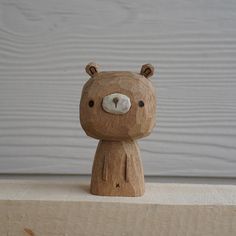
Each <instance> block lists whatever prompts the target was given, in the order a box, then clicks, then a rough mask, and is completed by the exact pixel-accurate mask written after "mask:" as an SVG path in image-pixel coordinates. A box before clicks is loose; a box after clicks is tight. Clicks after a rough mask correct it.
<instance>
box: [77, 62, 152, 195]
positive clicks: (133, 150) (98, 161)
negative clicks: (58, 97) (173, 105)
mask: <svg viewBox="0 0 236 236" xmlns="http://www.w3.org/2000/svg"><path fill="white" fill-rule="evenodd" d="M86 72H87V73H88V74H89V75H90V76H91V78H90V79H89V80H88V81H87V82H86V84H85V85H84V87H83V91H82V96H81V101H80V122H81V125H82V127H83V129H84V130H85V132H86V134H87V135H88V136H90V137H93V138H96V139H100V142H99V144H98V147H97V151H96V154H95V159H94V163H93V169H92V179H91V186H90V191H91V193H92V194H96V195H107V196H141V195H143V194H144V175H143V168H142V163H141V160H140V152H139V147H138V145H137V143H136V139H138V138H142V137H144V136H147V135H149V134H150V132H151V131H152V129H153V127H154V126H155V121H156V96H155V89H154V87H153V85H152V83H151V81H150V80H149V77H151V76H152V75H153V72H154V68H153V66H152V65H149V64H146V65H143V66H142V69H141V72H140V73H134V72H128V71H102V72H99V70H98V66H97V65H96V64H95V63H90V64H88V65H87V66H86Z"/></svg>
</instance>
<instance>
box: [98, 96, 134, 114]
mask: <svg viewBox="0 0 236 236" xmlns="http://www.w3.org/2000/svg"><path fill="white" fill-rule="evenodd" d="M102 107H103V109H104V110H105V111H106V112H109V113H112V114H125V113H127V112H128V111H129V109H130V107H131V102H130V99H129V97H127V96H126V95H124V94H121V93H112V94H109V95H107V96H105V97H104V98H103V100H102Z"/></svg>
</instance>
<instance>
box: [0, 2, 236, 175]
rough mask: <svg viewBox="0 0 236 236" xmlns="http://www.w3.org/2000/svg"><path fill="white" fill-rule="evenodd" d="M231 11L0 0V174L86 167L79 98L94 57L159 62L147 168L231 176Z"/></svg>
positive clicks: (220, 5) (235, 31)
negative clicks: (90, 62)
mask: <svg viewBox="0 0 236 236" xmlns="http://www.w3.org/2000/svg"><path fill="white" fill-rule="evenodd" d="M235 12H236V3H235V1H231V0H225V1H220V0H216V1H215V0H206V1H193V0H192V1H184V0H180V1H174V0H169V1H164V0H158V1H154V0H148V1H145V2H143V1H141V0H138V1H134V2H127V1H123V0H120V1H114V2H113V1H109V2H108V1H102V2H99V4H98V2H95V1H88V2H87V1H73V0H68V1H62V0H59V1H57V2H54V1H43V2H42V4H39V3H38V1H36V0H34V1H30V2H28V1H26V0H18V1H16V0H0V172H1V173H76V174H81V173H91V167H92V159H93V156H94V152H95V149H96V144H97V142H96V141H94V140H88V139H87V137H86V135H85V134H84V133H83V131H82V129H81V127H80V124H79V121H78V120H79V117H78V104H79V99H80V95H81V89H82V84H84V82H85V81H86V80H87V75H86V73H85V72H84V66H85V65H86V64H87V62H88V61H96V62H98V63H99V64H101V65H103V68H104V70H111V69H112V70H129V71H138V70H139V69H140V65H141V64H144V63H151V64H153V65H155V66H156V68H155V69H156V71H157V74H156V75H154V78H153V82H154V84H155V86H156V88H157V96H158V105H159V106H158V117H157V127H156V129H155V130H154V132H153V134H152V135H151V136H149V137H148V138H146V139H145V140H143V141H141V142H140V147H141V153H142V157H143V162H144V173H145V174H147V175H166V176H168V175H179V176H225V177H230V176H231V177H235V176H236V158H235V157H236V145H235V144H236V105H235V98H236V95H235V94H236V92H235V91H236V78H235V75H236V66H235V65H236V28H235V21H236V13H235ZM155 77H156V78H155Z"/></svg>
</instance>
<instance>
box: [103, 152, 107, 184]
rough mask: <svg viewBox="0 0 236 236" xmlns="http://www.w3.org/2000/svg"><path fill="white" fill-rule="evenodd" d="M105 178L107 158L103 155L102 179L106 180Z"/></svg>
mask: <svg viewBox="0 0 236 236" xmlns="http://www.w3.org/2000/svg"><path fill="white" fill-rule="evenodd" d="M107 178H108V160H107V156H106V155H104V159H103V169H102V180H103V181H107Z"/></svg>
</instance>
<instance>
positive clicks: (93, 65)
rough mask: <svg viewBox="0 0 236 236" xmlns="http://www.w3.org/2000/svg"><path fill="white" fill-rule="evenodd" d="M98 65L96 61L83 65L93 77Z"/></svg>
mask: <svg viewBox="0 0 236 236" xmlns="http://www.w3.org/2000/svg"><path fill="white" fill-rule="evenodd" d="M98 67H99V66H98V65H97V64H96V63H94V62H91V63H89V64H88V65H87V66H86V67H85V70H86V72H87V73H88V74H89V75H90V76H91V77H94V76H95V75H96V74H97V73H98Z"/></svg>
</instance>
